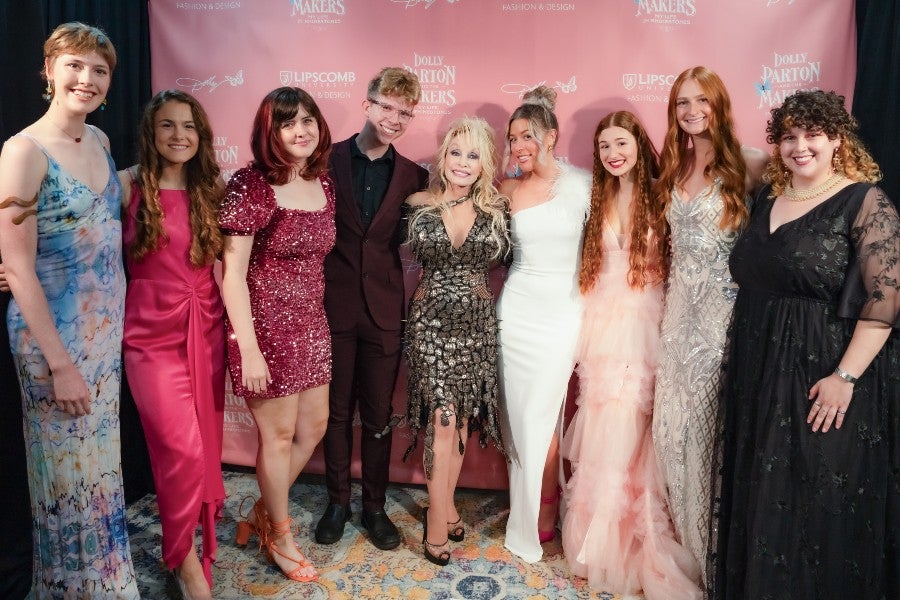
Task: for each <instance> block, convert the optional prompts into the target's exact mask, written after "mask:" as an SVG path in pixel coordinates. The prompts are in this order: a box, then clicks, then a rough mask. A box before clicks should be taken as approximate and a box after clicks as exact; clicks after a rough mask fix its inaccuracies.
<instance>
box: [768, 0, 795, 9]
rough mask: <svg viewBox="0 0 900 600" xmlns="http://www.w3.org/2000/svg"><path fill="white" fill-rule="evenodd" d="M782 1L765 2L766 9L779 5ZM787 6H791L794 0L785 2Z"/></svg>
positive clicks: (769, 0)
mask: <svg viewBox="0 0 900 600" xmlns="http://www.w3.org/2000/svg"><path fill="white" fill-rule="evenodd" d="M781 2H782V0H766V8H769V7H770V6H775V5H776V4H781ZM787 3H788V4H793V3H794V0H787Z"/></svg>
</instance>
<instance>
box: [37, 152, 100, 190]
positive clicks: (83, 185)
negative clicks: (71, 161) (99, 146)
mask: <svg viewBox="0 0 900 600" xmlns="http://www.w3.org/2000/svg"><path fill="white" fill-rule="evenodd" d="M47 156H48V158H49V159H50V160H52V161H53V162H54V163H56V168H57V169H58V170H59V172H60V173H63V174H64V175H65V176H66V177H68V178H69V179H71V180H72V181H74V182H75V183H76V184H78V185H80V186H81V187H83V188H84V189H86V190H87V191H89V192H90V193H91V194H93V195H94V196H96V197H97V198H100V197H102V196H103V195H104V194H105V193H106V191H107V190H108V189H109V186H110V185H111V184H112V180H113V177H115V175H114V174H113V173H110V174H109V175H108V176H107V178H106V185H105V186H103V189H102V190H100V191H99V192H95V191H94V188H92V187H91V186H89V185H88V184H86V183H85V182H83V181H82V180H80V179H79V178H77V177H75V176H74V175H73V174H72V173H71V172H69V170H68V169H66V168H65V167H64V166H63V165H62V163H60V162H59V161H58V160H56V159H55V158H53V157H52V156H50V155H49V154H48V155H47ZM106 166H107V168H109V159H108V158H107V161H106Z"/></svg>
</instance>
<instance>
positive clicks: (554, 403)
mask: <svg viewBox="0 0 900 600" xmlns="http://www.w3.org/2000/svg"><path fill="white" fill-rule="evenodd" d="M555 100H556V93H555V92H554V91H553V90H552V89H550V88H547V87H545V86H539V87H538V88H536V89H535V90H532V91H531V92H529V93H528V94H526V95H525V97H524V98H523V104H522V106H520V107H519V108H517V109H516V110H515V111H514V112H513V114H512V116H511V117H510V121H509V128H508V133H507V138H508V143H509V152H510V165H511V166H513V167H514V168H515V169H516V170H517V171H521V173H522V175H521V177H519V178H516V179H507V180H506V181H504V182H503V183H502V185H501V189H500V191H501V193H503V194H505V195H507V196H508V197H509V199H510V215H511V220H510V237H511V238H512V242H513V262H512V266H511V267H510V269H509V273H508V275H507V278H506V283H505V284H504V286H503V292H502V293H501V295H500V300H499V301H498V304H497V315H498V317H499V319H500V371H501V376H502V380H503V391H504V397H505V403H506V404H505V410H504V411H503V413H504V417H505V425H506V431H504V441H507V443H508V449H509V456H510V464H509V496H510V510H509V521H508V522H507V525H506V544H505V545H506V548H507V549H508V550H509V551H510V552H512V553H513V554H515V555H517V556H518V557H520V558H521V559H522V560H524V561H526V562H530V563H532V562H537V561H539V560H540V559H541V557H542V555H543V551H542V549H541V543H542V542H546V541H549V540H550V539H553V537H554V535H555V533H554V532H555V525H556V518H557V515H556V504H557V502H558V500H559V492H558V489H559V488H558V485H559V484H558V481H559V443H558V436H557V430H558V424H559V422H560V418H561V412H562V406H563V401H564V400H565V397H566V390H567V388H568V384H569V379H570V378H571V376H572V371H573V369H574V366H575V346H576V343H577V340H578V332H579V327H580V323H581V303H580V300H579V292H578V270H579V265H580V257H581V240H582V234H583V229H584V222H585V220H586V218H587V213H588V210H589V207H590V200H591V176H590V174H589V173H588V172H587V171H583V170H581V169H577V168H575V167H572V166H571V165H568V164H565V163H563V162H560V161H558V160H557V159H556V158H555V157H554V155H553V147H554V145H555V144H556V141H557V137H558V135H559V125H558V122H557V120H556V116H555V115H554V114H553V108H554V105H555ZM542 505H544V506H545V507H546V508H548V509H552V510H547V511H546V514H545V515H542V516H543V517H544V519H546V522H540V523H539V520H538V513H539V512H540V509H541V506H542ZM539 529H540V535H539Z"/></svg>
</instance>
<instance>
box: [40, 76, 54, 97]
mask: <svg viewBox="0 0 900 600" xmlns="http://www.w3.org/2000/svg"><path fill="white" fill-rule="evenodd" d="M41 98H43V99H44V100H46V101H47V102H50V100H52V99H53V83H52V82H51V81H50V80H49V79H48V80H47V87H46V88H45V89H44V93H43V94H42V95H41Z"/></svg>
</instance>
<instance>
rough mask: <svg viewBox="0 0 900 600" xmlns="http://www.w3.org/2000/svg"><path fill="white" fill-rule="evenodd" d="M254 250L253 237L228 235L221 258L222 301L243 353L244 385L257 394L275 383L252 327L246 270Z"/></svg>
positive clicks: (242, 376) (242, 375)
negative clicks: (272, 382)
mask: <svg viewBox="0 0 900 600" xmlns="http://www.w3.org/2000/svg"><path fill="white" fill-rule="evenodd" d="M252 250H253V236H252V235H245V236H236V235H235V236H231V235H229V236H225V250H224V253H223V256H222V300H223V301H224V302H225V310H227V311H228V319H229V320H230V321H231V326H232V327H233V328H234V336H235V338H237V343H238V348H239V349H240V351H241V379H242V381H241V383H242V384H243V385H244V387H246V388H247V389H249V390H252V391H254V392H265V391H266V386H267V385H268V384H269V383H271V381H272V376H271V374H270V373H269V367H268V365H267V364H266V360H265V358H264V357H263V355H262V351H261V350H260V349H259V343H258V342H257V339H256V331H255V330H254V328H253V313H252V309H251V307H250V289H249V288H248V287H247V271H248V269H249V266H250V252H251V251H252Z"/></svg>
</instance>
